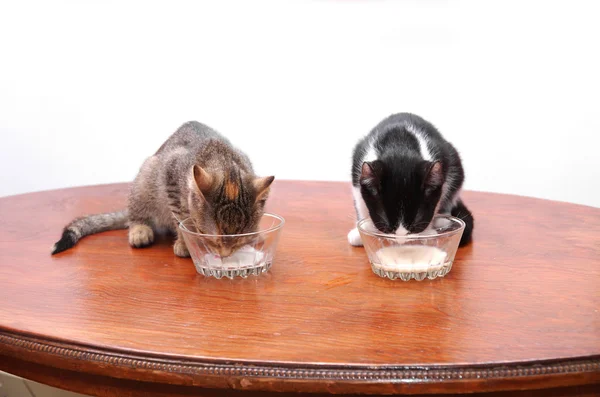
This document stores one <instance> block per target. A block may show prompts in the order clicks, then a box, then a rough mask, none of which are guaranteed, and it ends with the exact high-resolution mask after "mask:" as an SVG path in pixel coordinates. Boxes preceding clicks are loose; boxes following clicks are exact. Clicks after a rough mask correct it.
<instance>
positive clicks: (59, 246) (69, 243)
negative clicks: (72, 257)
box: [52, 229, 77, 255]
mask: <svg viewBox="0 0 600 397" xmlns="http://www.w3.org/2000/svg"><path fill="white" fill-rule="evenodd" d="M75 244H77V235H76V234H75V233H73V232H72V231H70V230H68V229H65V230H64V231H63V234H62V237H61V238H60V240H58V241H57V242H56V244H54V248H52V255H54V254H58V253H59V252H63V251H65V250H68V249H69V248H71V247H73V246H74V245H75Z"/></svg>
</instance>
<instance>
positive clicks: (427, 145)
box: [348, 113, 474, 246]
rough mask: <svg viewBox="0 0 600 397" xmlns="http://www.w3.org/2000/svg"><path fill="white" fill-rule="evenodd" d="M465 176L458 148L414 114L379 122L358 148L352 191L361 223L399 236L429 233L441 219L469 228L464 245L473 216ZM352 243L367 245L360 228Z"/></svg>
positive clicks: (352, 233)
mask: <svg viewBox="0 0 600 397" xmlns="http://www.w3.org/2000/svg"><path fill="white" fill-rule="evenodd" d="M463 181H464V171H463V168H462V164H461V160H460V156H459V155H458V152H457V151H456V149H455V148H454V147H453V146H452V145H451V144H450V143H449V142H448V141H446V140H445V139H444V138H443V137H442V135H441V134H440V133H439V132H438V130H437V129H436V128H435V127H434V126H433V125H432V124H431V123H429V122H427V121H425V120H423V119H422V118H421V117H419V116H416V115H414V114H410V113H398V114H394V115H392V116H390V117H388V118H386V119H385V120H383V121H382V122H381V123H379V124H378V125H377V126H376V127H375V128H374V129H373V130H372V131H371V132H370V133H369V134H368V135H367V136H366V137H364V138H363V139H361V140H360V141H359V142H358V144H357V145H356V147H355V148H354V155H353V158H352V192H353V195H354V205H355V208H356V214H357V218H358V219H359V220H360V219H363V218H367V217H370V218H371V220H372V221H373V224H374V225H375V226H376V227H377V229H379V230H380V231H381V232H384V233H395V234H396V235H398V236H404V235H406V234H412V233H420V232H422V231H424V230H425V229H427V227H428V226H429V225H430V224H431V221H432V219H433V217H434V215H436V214H448V213H450V214H452V215H453V216H456V217H458V218H461V219H462V220H463V221H465V223H466V227H465V230H464V232H463V235H462V238H461V241H460V245H461V246H463V245H466V244H468V243H469V242H470V241H471V234H472V231H473V222H474V220H473V215H472V214H471V212H470V211H469V210H468V209H467V207H465V205H464V204H463V202H462V201H461V199H460V197H459V193H460V189H461V187H462V184H463ZM348 242H349V243H350V244H352V245H354V246H360V245H362V241H361V238H360V234H359V233H358V230H357V229H356V228H354V229H352V230H351V231H350V233H348Z"/></svg>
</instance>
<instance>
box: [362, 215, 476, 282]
mask: <svg viewBox="0 0 600 397" xmlns="http://www.w3.org/2000/svg"><path fill="white" fill-rule="evenodd" d="M464 229H465V223H464V222H463V221H462V220H460V219H458V218H455V217H453V216H449V215H439V216H437V217H435V218H434V220H433V222H432V224H431V226H430V227H429V228H428V229H427V230H425V231H424V232H422V233H419V234H411V235H406V236H397V235H395V234H385V233H381V232H379V231H378V230H377V229H376V228H375V226H374V225H373V222H372V221H371V220H370V219H363V220H361V221H360V222H358V231H359V233H360V236H361V238H362V242H363V245H364V247H365V251H366V252H367V256H368V257H369V262H371V269H372V270H373V273H375V274H377V275H378V276H380V277H387V278H389V279H391V280H396V279H400V280H403V281H408V280H411V279H415V280H419V281H421V280H424V279H425V278H428V279H430V280H433V279H434V278H437V277H443V276H445V275H446V274H448V272H449V271H450V269H452V263H453V262H454V257H455V255H456V251H457V249H458V244H459V242H460V238H461V236H462V234H463V231H464Z"/></svg>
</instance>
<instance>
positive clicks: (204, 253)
mask: <svg viewBox="0 0 600 397" xmlns="http://www.w3.org/2000/svg"><path fill="white" fill-rule="evenodd" d="M284 223H285V220H284V219H283V218H282V217H280V216H278V215H274V214H264V215H263V217H262V218H261V220H260V224H259V228H258V231H256V232H254V233H245V234H230V235H214V234H201V233H196V232H195V230H196V229H195V227H194V224H193V222H192V220H191V218H187V219H185V220H182V221H181V222H180V223H179V228H180V230H181V234H183V238H184V240H185V245H186V246H187V248H188V250H189V251H190V255H191V257H192V260H193V261H194V266H195V267H196V271H197V272H198V273H200V274H202V275H204V276H206V277H216V278H222V277H227V278H230V279H233V278H234V277H243V278H246V277H248V276H250V275H254V276H258V275H260V274H261V273H265V272H267V271H268V270H269V269H270V268H271V264H272V263H273V258H274V257H275V250H276V248H277V243H278V241H279V236H280V234H281V230H282V228H283V224H284ZM217 246H221V247H223V246H225V247H231V248H234V249H235V250H234V251H233V252H232V253H228V254H227V256H221V255H220V254H219V250H218V248H217ZM226 250H227V249H226ZM222 252H223V251H221V253H222Z"/></svg>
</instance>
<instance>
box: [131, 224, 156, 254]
mask: <svg viewBox="0 0 600 397" xmlns="http://www.w3.org/2000/svg"><path fill="white" fill-rule="evenodd" d="M153 242H154V231H152V228H151V227H150V226H148V225H144V224H135V225H132V226H130V227H129V244H130V245H131V246H132V247H135V248H142V247H147V246H149V245H150V244H152V243H153Z"/></svg>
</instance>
